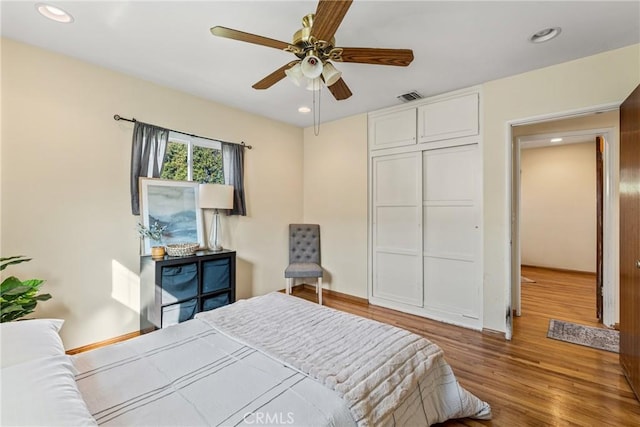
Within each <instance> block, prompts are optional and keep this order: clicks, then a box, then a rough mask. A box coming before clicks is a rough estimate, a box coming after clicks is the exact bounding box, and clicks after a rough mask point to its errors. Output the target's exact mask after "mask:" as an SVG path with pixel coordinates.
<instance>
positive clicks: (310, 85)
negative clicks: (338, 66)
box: [306, 77, 322, 90]
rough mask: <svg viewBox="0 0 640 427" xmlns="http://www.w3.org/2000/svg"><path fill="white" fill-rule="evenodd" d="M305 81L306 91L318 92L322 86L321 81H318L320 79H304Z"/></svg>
mask: <svg viewBox="0 0 640 427" xmlns="http://www.w3.org/2000/svg"><path fill="white" fill-rule="evenodd" d="M306 80H307V85H306V89H307V90H320V87H321V86H322V81H321V80H320V77H317V78H315V79H306Z"/></svg>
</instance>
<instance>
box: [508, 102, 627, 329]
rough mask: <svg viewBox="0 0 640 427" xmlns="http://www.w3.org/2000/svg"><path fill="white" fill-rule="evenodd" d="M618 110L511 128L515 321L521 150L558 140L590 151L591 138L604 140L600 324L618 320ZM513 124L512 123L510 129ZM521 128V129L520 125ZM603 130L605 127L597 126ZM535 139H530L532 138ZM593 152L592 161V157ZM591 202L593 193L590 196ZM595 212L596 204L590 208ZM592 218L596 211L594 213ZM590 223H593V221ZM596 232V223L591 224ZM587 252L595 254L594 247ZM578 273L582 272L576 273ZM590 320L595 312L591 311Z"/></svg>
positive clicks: (518, 286)
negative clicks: (586, 143) (581, 144)
mask: <svg viewBox="0 0 640 427" xmlns="http://www.w3.org/2000/svg"><path fill="white" fill-rule="evenodd" d="M618 117H619V116H618V111H617V109H616V110H614V111H609V112H606V113H600V114H594V113H590V114H585V115H581V116H579V117H567V118H562V119H556V120H554V119H553V118H550V119H547V120H546V121H536V122H533V121H532V122H528V123H523V124H522V125H518V126H512V128H511V133H512V136H513V137H512V147H511V148H512V162H511V163H512V169H511V173H512V175H511V183H512V186H511V200H512V203H511V213H512V215H511V218H512V224H511V228H512V229H511V241H510V243H511V254H512V256H511V258H512V262H511V283H512V286H511V304H512V309H513V312H514V314H515V315H516V316H519V315H520V314H521V281H520V267H521V247H522V245H521V238H522V236H521V217H522V212H521V208H522V206H521V198H520V196H521V180H520V178H521V177H520V166H521V156H522V150H523V149H526V147H527V145H529V146H534V147H535V145H536V144H538V145H539V146H543V145H544V143H543V142H542V141H543V140H546V141H547V142H546V144H548V145H549V144H552V143H551V142H550V140H551V139H552V137H554V138H562V139H563V142H568V143H579V141H587V140H588V141H592V143H593V146H594V147H595V144H596V143H595V140H596V137H598V136H601V137H603V148H604V162H603V178H604V179H603V189H602V191H603V199H602V202H603V203H602V219H603V222H602V230H603V231H602V233H603V239H602V251H601V256H602V267H603V268H602V285H603V287H602V291H603V292H602V295H603V312H602V320H603V323H604V325H606V326H614V324H615V323H616V322H617V316H618V298H617V293H618V289H617V280H615V278H616V277H617V274H618V269H617V259H618V250H617V245H618V237H617V230H618V229H617V226H618V224H617V221H618V218H617V197H618V195H617V179H618V177H617V165H618V160H617V155H618V153H617V144H618V141H617V139H618V138H617V136H618V129H617V123H618ZM512 125H513V124H512ZM525 125H526V126H525ZM600 125H605V126H607V125H608V127H597V126H600ZM532 134H533V135H535V136H532ZM595 153H596V152H595V148H594V151H593V156H594V157H595V155H596V154H595ZM594 198H595V191H594ZM594 211H595V205H594ZM594 214H595V212H594ZM594 222H595V221H594ZM594 227H595V224H594ZM592 250H594V251H595V250H596V244H595V242H594V244H593V248H592ZM577 270H581V269H580V268H577ZM593 311H594V317H595V316H596V307H595V306H594V307H593Z"/></svg>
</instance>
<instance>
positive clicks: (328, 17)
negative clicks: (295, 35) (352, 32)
mask: <svg viewBox="0 0 640 427" xmlns="http://www.w3.org/2000/svg"><path fill="white" fill-rule="evenodd" d="M352 1H353V0H348V1H333V0H320V1H319V2H318V7H317V8H316V16H315V18H314V19H313V25H312V26H311V36H313V37H315V38H316V39H317V40H322V41H326V42H328V41H331V39H332V38H333V36H334V35H335V33H336V31H337V30H338V27H339V26H340V23H341V22H342V19H343V18H344V16H345V15H346V14H347V11H348V10H349V7H350V6H351V2H352Z"/></svg>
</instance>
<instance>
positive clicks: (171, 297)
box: [161, 263, 198, 304]
mask: <svg viewBox="0 0 640 427" xmlns="http://www.w3.org/2000/svg"><path fill="white" fill-rule="evenodd" d="M161 280H162V304H170V303H172V302H177V301H180V300H185V299H188V298H193V297H195V296H197V295H198V265H197V264H196V263H193V264H185V265H180V266H176V267H162V279H161Z"/></svg>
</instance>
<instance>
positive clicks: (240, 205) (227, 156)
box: [221, 142, 247, 216]
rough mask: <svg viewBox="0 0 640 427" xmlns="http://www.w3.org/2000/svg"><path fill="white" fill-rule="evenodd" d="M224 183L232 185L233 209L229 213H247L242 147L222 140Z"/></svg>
mask: <svg viewBox="0 0 640 427" xmlns="http://www.w3.org/2000/svg"><path fill="white" fill-rule="evenodd" d="M221 144H222V168H223V170H224V183H225V184H227V185H233V209H231V211H230V212H229V215H242V216H246V215H247V207H246V205H245V201H244V148H243V147H242V146H241V145H239V144H229V143H226V142H222V143H221Z"/></svg>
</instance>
